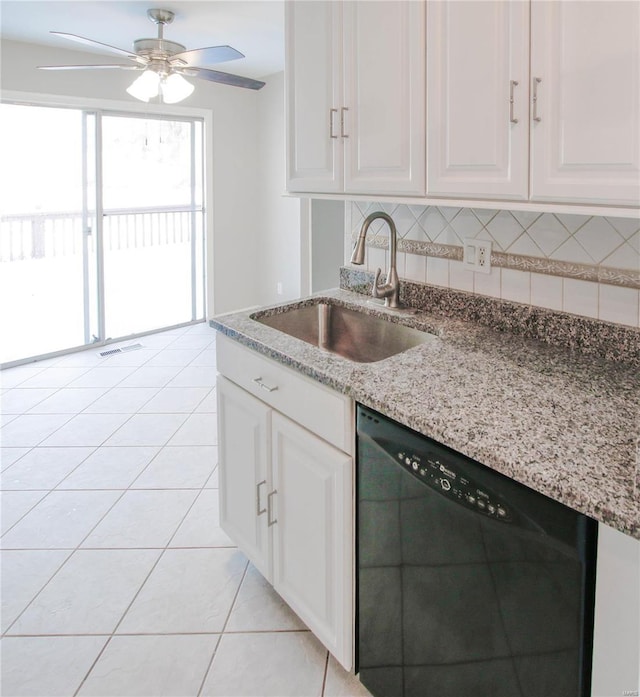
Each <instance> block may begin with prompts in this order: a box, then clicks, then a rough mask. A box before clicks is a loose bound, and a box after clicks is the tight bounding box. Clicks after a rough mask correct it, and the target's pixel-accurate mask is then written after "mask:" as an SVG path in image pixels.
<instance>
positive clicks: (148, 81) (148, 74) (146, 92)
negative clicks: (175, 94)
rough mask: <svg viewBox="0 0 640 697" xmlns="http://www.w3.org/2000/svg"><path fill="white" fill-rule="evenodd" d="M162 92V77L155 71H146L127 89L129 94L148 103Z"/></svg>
mask: <svg viewBox="0 0 640 697" xmlns="http://www.w3.org/2000/svg"><path fill="white" fill-rule="evenodd" d="M159 91H160V75H158V73H156V72H155V71H154V70H145V71H144V72H143V73H142V75H140V77H138V78H136V79H135V80H134V81H133V82H132V83H131V84H130V85H129V87H127V92H128V93H129V94H130V95H131V96H132V97H135V98H136V99H139V100H140V101H142V102H148V101H149V100H150V99H151V98H152V97H156V96H157V95H158V92H159Z"/></svg>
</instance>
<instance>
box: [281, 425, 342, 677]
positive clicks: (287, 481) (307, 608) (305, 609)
mask: <svg viewBox="0 0 640 697" xmlns="http://www.w3.org/2000/svg"><path fill="white" fill-rule="evenodd" d="M272 424H273V436H272V437H273V445H272V467H273V485H274V488H275V489H276V491H277V494H276V495H275V496H274V499H273V503H274V504H275V505H274V507H273V510H272V511H271V515H272V519H276V520H277V522H276V523H275V524H274V525H273V526H272V528H271V529H272V530H273V538H272V541H273V585H274V587H275V589H276V590H277V591H278V592H279V593H280V595H281V596H282V597H283V598H284V599H285V600H286V601H287V603H289V605H291V607H292V608H293V609H294V610H295V611H296V613H297V614H298V615H299V616H300V617H301V618H302V620H303V621H304V622H305V623H306V624H307V625H308V627H309V628H310V629H311V630H312V631H313V632H314V634H315V635H316V636H317V637H318V638H319V639H320V640H321V641H322V642H323V643H324V644H325V646H326V647H327V648H328V649H329V650H330V651H331V653H332V654H333V655H334V656H335V657H336V658H337V659H338V660H339V661H340V663H342V665H343V666H344V667H345V668H346V669H350V668H351V663H352V651H353V649H352V628H353V588H352V576H353V569H352V545H353V542H352V537H353V523H352V502H353V496H352V461H351V457H350V456H349V455H346V454H345V453H343V452H341V451H339V450H336V449H335V448H334V447H333V446H331V445H329V444H328V443H326V442H325V441H323V440H320V439H319V438H318V437H317V436H314V435H313V434H312V433H310V432H309V431H307V430H305V429H304V428H301V427H300V426H298V425H297V424H295V423H293V422H292V421H290V420H289V419H287V418H286V417H284V416H281V415H280V414H278V413H274V414H273V422H272Z"/></svg>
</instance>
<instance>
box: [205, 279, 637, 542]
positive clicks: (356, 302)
mask: <svg viewBox="0 0 640 697" xmlns="http://www.w3.org/2000/svg"><path fill="white" fill-rule="evenodd" d="M319 297H327V298H331V299H332V301H333V302H337V303H341V304H345V305H347V306H357V307H359V308H361V309H362V310H363V311H365V312H368V313H371V314H377V313H380V312H382V311H381V310H380V309H379V308H377V307H376V306H374V305H372V304H371V303H370V302H369V301H368V298H367V297H366V296H363V295H359V294H356V293H353V292H350V291H346V290H334V291H330V292H325V293H321V294H318V295H317V296H315V297H314V298H313V299H307V300H302V301H299V302H295V303H288V304H287V307H292V306H294V307H295V306H299V305H301V304H305V303H306V304H308V303H310V302H317V301H318V300H317V298H319ZM272 311H273V312H277V311H278V309H277V308H275V309H273V310H272ZM251 314H252V312H251V311H243V312H237V313H232V314H227V315H223V316H219V317H217V318H215V319H214V320H212V322H211V324H212V326H213V327H215V328H216V329H218V330H219V331H221V332H223V333H225V334H226V335H228V336H230V337H231V338H234V339H236V340H237V341H239V342H240V343H242V344H244V345H246V346H249V347H252V348H254V349H255V350H257V351H259V352H260V353H262V354H264V355H266V356H269V357H271V358H274V359H275V360H277V361H279V362H280V363H283V364H285V365H289V366H291V367H293V368H295V369H296V370H298V371H300V372H302V373H304V374H305V375H308V376H310V377H312V378H314V379H316V380H319V381H320V382H322V383H324V384H325V385H328V386H329V387H332V388H333V389H336V390H338V391H339V392H342V393H344V394H347V395H349V396H351V397H353V398H354V399H355V400H356V401H358V402H360V403H362V404H364V405H366V406H369V407H371V408H373V409H376V410H378V411H380V412H382V413H383V414H386V415H388V416H390V417H391V418H393V419H395V420H397V421H399V422H400V423H403V424H405V425H407V426H409V427H410V428H413V429H415V430H416V431H419V432H420V433H423V434H425V435H428V436H431V437H432V438H434V439H436V440H438V441H440V442H441V443H444V444H446V445H448V446H449V447H451V448H454V449H455V450H458V451H460V452H462V453H464V454H465V455H467V456H469V457H472V458H474V459H476V460H478V461H479V462H482V463H484V464H485V465H487V466H488V467H491V468H493V469H495V470H497V471H499V472H502V473H503V474H506V475H508V476H510V477H512V478H513V479H515V480H517V481H519V482H522V483H523V484H526V485H528V486H530V487H531V488H532V489H535V490H536V491H539V492H541V493H543V494H546V495H547V496H550V497H551V498H553V499H556V500H558V501H561V502H562V503H565V504H567V505H568V506H571V507H572V508H574V509H576V510H578V511H581V512H583V513H586V514H587V515H590V516H592V517H594V518H595V519H597V520H599V521H601V522H604V523H607V524H608V525H611V526H612V527H614V528H617V529H619V530H622V531H623V532H626V533H627V534H630V535H633V536H634V537H636V538H638V539H640V466H639V465H638V458H639V457H640V454H639V453H638V452H637V451H638V449H639V447H640V446H639V442H640V440H639V439H640V374H639V372H640V371H638V368H637V366H634V365H633V364H632V363H626V362H623V361H611V360H606V359H603V358H599V357H595V356H590V355H584V354H580V353H577V352H575V351H569V350H567V349H566V348H560V347H558V346H553V345H550V344H546V343H542V342H540V341H538V340H534V339H530V338H528V337H526V336H518V335H513V334H505V333H504V331H502V332H499V331H494V330H493V329H490V328H488V327H486V326H482V325H480V324H478V323H474V322H469V321H463V320H459V319H451V318H446V317H442V316H436V315H434V314H428V313H420V314H417V315H414V316H409V317H403V316H398V315H395V314H394V315H389V316H388V318H389V319H390V320H391V321H401V322H403V323H407V324H410V325H411V326H415V327H417V328H421V329H425V330H427V331H429V332H431V333H434V334H436V335H437V337H438V338H437V340H434V341H430V342H427V343H425V344H423V345H421V346H417V347H415V348H412V349H410V350H408V351H406V352H404V353H401V354H397V355H396V356H392V357H390V358H386V359H384V360H382V361H379V362H376V363H354V362H352V361H349V360H346V359H344V358H341V357H340V356H337V355H335V354H332V353H329V352H328V351H325V350H323V349H320V348H317V347H314V346H312V345H311V344H307V343H305V342H303V341H300V340H298V339H295V338H292V337H290V336H288V335H286V334H283V333H282V332H279V331H277V330H275V329H272V328H270V327H268V326H266V325H263V324H260V323H259V322H256V321H255V320H253V319H251Z"/></svg>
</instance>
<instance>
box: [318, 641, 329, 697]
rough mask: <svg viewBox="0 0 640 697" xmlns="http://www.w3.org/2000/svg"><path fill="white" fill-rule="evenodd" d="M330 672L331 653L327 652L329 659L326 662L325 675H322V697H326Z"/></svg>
mask: <svg viewBox="0 0 640 697" xmlns="http://www.w3.org/2000/svg"><path fill="white" fill-rule="evenodd" d="M328 671H329V652H328V651H327V657H326V659H325V662H324V673H323V675H322V688H321V689H320V697H324V691H325V689H326V687H327V673H328Z"/></svg>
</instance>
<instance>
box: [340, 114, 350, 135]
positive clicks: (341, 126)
mask: <svg viewBox="0 0 640 697" xmlns="http://www.w3.org/2000/svg"><path fill="white" fill-rule="evenodd" d="M345 111H349V108H348V107H346V106H343V107H342V108H341V109H340V136H341V137H342V138H348V137H349V134H348V133H345V132H344V114H345Z"/></svg>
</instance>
